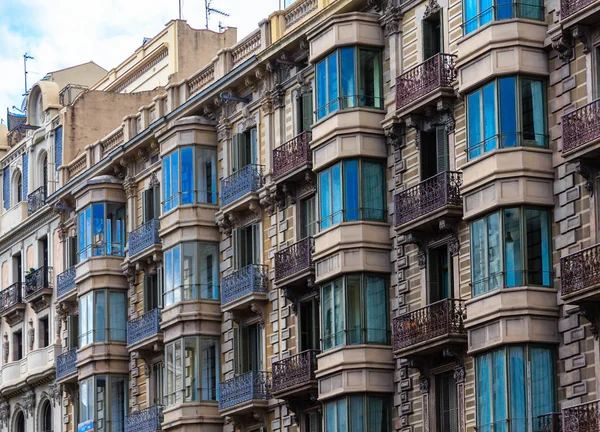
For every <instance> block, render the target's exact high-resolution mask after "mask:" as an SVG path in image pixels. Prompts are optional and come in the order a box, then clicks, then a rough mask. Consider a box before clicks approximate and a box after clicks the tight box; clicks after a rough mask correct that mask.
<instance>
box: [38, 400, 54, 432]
mask: <svg viewBox="0 0 600 432" xmlns="http://www.w3.org/2000/svg"><path fill="white" fill-rule="evenodd" d="M41 414H42V416H41V418H40V422H41V425H40V431H41V432H52V406H51V405H50V402H49V401H48V400H46V401H45V402H44V404H43V405H42V410H41Z"/></svg>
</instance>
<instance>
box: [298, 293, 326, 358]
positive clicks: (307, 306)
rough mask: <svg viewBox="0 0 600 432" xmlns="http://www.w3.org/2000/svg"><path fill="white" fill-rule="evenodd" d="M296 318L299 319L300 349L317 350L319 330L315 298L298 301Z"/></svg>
mask: <svg viewBox="0 0 600 432" xmlns="http://www.w3.org/2000/svg"><path fill="white" fill-rule="evenodd" d="M298 320H299V321H300V351H301V352H302V351H306V350H309V349H313V350H318V349H319V337H320V334H321V330H320V325H319V305H318V303H317V301H316V299H314V298H313V299H310V300H307V301H304V302H302V303H300V308H299V311H298Z"/></svg>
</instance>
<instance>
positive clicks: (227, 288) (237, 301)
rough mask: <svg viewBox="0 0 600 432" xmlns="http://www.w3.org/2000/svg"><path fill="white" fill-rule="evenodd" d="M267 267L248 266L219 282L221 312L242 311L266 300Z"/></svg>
mask: <svg viewBox="0 0 600 432" xmlns="http://www.w3.org/2000/svg"><path fill="white" fill-rule="evenodd" d="M268 286H269V279H268V276H267V266H264V265H260V264H250V265H248V266H246V267H244V268H242V269H240V270H237V271H235V272H233V273H232V274H230V275H228V276H225V277H224V278H223V279H222V281H221V310H222V311H223V312H227V311H232V310H237V309H244V308H246V307H247V306H249V305H250V303H252V302H255V301H266V300H267V289H268Z"/></svg>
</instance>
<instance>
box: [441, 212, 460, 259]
mask: <svg viewBox="0 0 600 432" xmlns="http://www.w3.org/2000/svg"><path fill="white" fill-rule="evenodd" d="M438 229H439V230H440V232H441V233H447V234H448V235H449V236H450V241H449V242H448V248H449V250H450V253H451V254H452V256H455V255H458V252H459V251H460V241H459V239H458V231H456V227H455V226H454V225H453V224H451V223H450V222H449V221H447V220H446V219H441V220H440V221H439V222H438Z"/></svg>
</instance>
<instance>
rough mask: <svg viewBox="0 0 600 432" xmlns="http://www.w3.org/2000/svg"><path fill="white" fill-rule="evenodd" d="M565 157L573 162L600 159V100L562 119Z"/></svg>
mask: <svg viewBox="0 0 600 432" xmlns="http://www.w3.org/2000/svg"><path fill="white" fill-rule="evenodd" d="M562 128H563V157H564V159H565V160H566V161H568V162H572V161H575V160H578V159H581V158H584V159H586V158H587V159H590V158H591V159H594V158H595V159H596V161H597V160H598V158H599V157H600V99H597V100H595V101H594V102H592V103H590V104H587V105H585V106H582V107H581V108H579V109H577V110H575V111H573V112H570V113H568V114H565V115H564V116H563V117H562Z"/></svg>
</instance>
